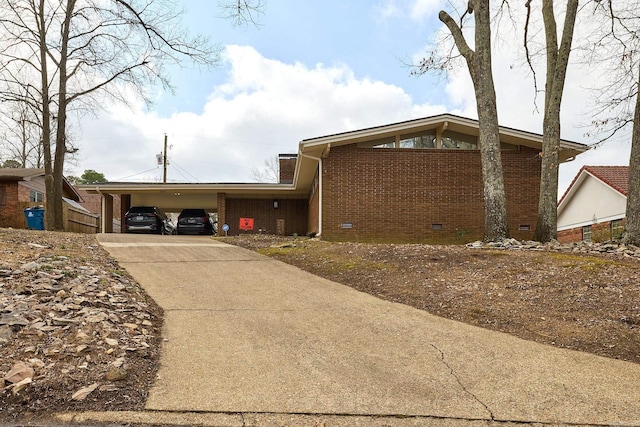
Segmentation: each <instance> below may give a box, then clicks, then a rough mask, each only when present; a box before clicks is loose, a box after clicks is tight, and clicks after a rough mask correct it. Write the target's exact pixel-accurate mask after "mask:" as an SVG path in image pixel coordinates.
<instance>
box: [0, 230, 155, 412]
mask: <svg viewBox="0 0 640 427" xmlns="http://www.w3.org/2000/svg"><path fill="white" fill-rule="evenodd" d="M161 323H162V312H161V310H160V308H159V307H157V306H156V304H155V303H154V302H153V301H152V300H150V298H149V297H148V296H147V295H146V294H145V293H144V292H143V291H142V290H141V289H140V287H139V286H138V284H137V283H135V281H133V279H132V278H131V277H129V276H128V275H127V273H126V272H125V271H124V270H122V269H121V268H120V267H119V266H118V265H117V263H115V261H113V260H112V259H111V258H110V257H109V255H108V254H107V253H106V252H105V251H104V249H103V248H102V247H100V246H99V244H98V243H97V242H96V240H95V237H94V236H82V235H72V234H69V233H50V232H34V231H26V230H1V229H0V387H2V388H1V389H0V390H1V392H0V406H2V403H4V404H5V405H6V407H8V408H9V412H11V411H12V410H15V411H24V410H25V408H27V409H29V410H34V411H36V410H38V411H41V410H54V409H55V410H60V409H63V408H66V409H77V408H84V407H85V406H84V405H88V406H91V403H90V402H91V401H94V402H99V401H101V400H102V401H104V400H105V398H108V400H110V401H111V402H112V403H113V405H114V407H115V408H123V407H124V408H126V407H128V406H131V405H133V406H134V407H135V406H136V405H141V404H142V403H143V401H144V398H145V396H146V390H147V389H148V386H149V384H150V383H151V381H153V379H154V377H155V370H156V369H157V366H155V365H156V361H157V358H158V349H159V347H160V345H159V340H160V329H161V326H162V325H161ZM106 395H109V396H106ZM3 401H4V402H3ZM102 409H104V408H102Z"/></svg>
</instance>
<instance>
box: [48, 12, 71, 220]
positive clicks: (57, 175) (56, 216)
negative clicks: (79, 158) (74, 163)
mask: <svg viewBox="0 0 640 427" xmlns="http://www.w3.org/2000/svg"><path fill="white" fill-rule="evenodd" d="M74 9H75V0H68V1H67V4H66V11H65V18H64V21H63V23H62V31H61V45H60V59H59V63H58V67H57V68H58V73H59V78H58V114H57V117H56V120H57V126H56V152H55V158H54V162H53V200H51V202H50V203H48V206H50V208H49V207H48V209H52V210H53V213H52V217H53V218H52V219H53V223H52V224H51V226H50V227H49V229H51V230H64V216H63V205H62V190H63V183H64V178H63V177H64V160H65V156H66V154H67V144H66V129H67V59H68V49H69V32H70V31H71V18H72V16H73V11H74Z"/></svg>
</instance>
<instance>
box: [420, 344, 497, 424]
mask: <svg viewBox="0 0 640 427" xmlns="http://www.w3.org/2000/svg"><path fill="white" fill-rule="evenodd" d="M429 345H430V346H431V347H433V348H434V349H435V350H436V351H437V352H438V353H440V361H441V362H442V363H443V364H444V366H446V367H447V369H449V372H450V373H451V375H452V376H453V377H454V378H455V379H456V382H457V383H458V384H459V385H460V387H461V388H462V390H463V391H464V392H465V393H467V394H468V395H469V396H471V397H472V398H473V399H474V400H475V401H476V402H478V403H479V404H480V405H482V406H483V407H484V409H486V411H487V412H488V413H489V416H490V417H491V421H495V418H494V415H493V412H492V411H491V409H490V408H489V406H487V404H486V403H484V402H483V401H482V400H480V399H479V398H478V396H476V395H475V394H473V393H472V392H470V391H469V390H468V389H467V387H465V385H464V384H463V383H462V380H461V379H460V377H459V376H458V374H457V373H456V371H455V370H454V369H453V368H452V367H451V365H449V363H448V362H447V360H446V358H445V355H444V352H443V351H442V350H440V348H438V346H437V345H435V344H433V343H429Z"/></svg>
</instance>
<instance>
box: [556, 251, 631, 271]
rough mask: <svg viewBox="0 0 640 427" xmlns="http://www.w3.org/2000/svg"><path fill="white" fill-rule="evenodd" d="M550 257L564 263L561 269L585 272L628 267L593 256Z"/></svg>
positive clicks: (558, 255)
mask: <svg viewBox="0 0 640 427" xmlns="http://www.w3.org/2000/svg"><path fill="white" fill-rule="evenodd" d="M548 256H549V257H550V258H552V259H554V260H556V261H558V262H561V263H563V264H562V265H561V267H565V268H575V267H578V268H581V269H583V270H595V269H597V268H601V267H627V266H628V265H627V264H625V263H622V262H620V261H616V260H614V259H608V258H600V257H595V256H591V255H577V254H566V253H550V254H548Z"/></svg>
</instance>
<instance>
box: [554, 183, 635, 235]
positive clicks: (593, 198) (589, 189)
mask: <svg viewBox="0 0 640 427" xmlns="http://www.w3.org/2000/svg"><path fill="white" fill-rule="evenodd" d="M626 205H627V198H626V197H625V196H623V195H622V194H620V193H618V192H617V191H616V190H614V189H613V188H611V187H609V186H608V185H606V184H605V183H603V182H602V181H600V180H599V179H596V178H594V177H592V176H591V175H587V176H586V177H585V180H584V181H583V182H582V184H581V185H580V187H579V188H577V191H576V192H575V193H574V194H573V197H572V198H571V199H570V200H567V203H566V205H565V206H564V208H563V210H562V211H561V212H559V213H558V230H567V229H569V228H574V227H581V226H584V225H590V224H594V223H600V222H605V221H611V220H613V219H620V218H624V214H625V210H626Z"/></svg>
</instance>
